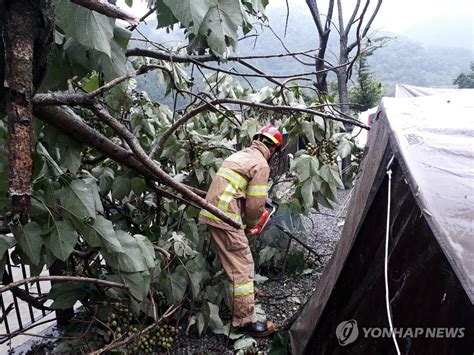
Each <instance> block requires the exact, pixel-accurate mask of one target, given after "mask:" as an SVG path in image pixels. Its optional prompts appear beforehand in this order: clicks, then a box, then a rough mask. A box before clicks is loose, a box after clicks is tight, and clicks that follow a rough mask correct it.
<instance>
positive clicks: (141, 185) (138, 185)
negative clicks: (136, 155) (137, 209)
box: [130, 177, 146, 196]
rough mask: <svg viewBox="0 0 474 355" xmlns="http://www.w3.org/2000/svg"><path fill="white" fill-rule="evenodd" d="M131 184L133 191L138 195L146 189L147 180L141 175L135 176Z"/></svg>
mask: <svg viewBox="0 0 474 355" xmlns="http://www.w3.org/2000/svg"><path fill="white" fill-rule="evenodd" d="M130 185H131V188H132V191H133V193H134V194H135V195H136V196H140V195H141V194H142V192H143V191H144V190H145V187H146V182H145V179H142V178H140V177H134V178H132V180H131V182H130Z"/></svg>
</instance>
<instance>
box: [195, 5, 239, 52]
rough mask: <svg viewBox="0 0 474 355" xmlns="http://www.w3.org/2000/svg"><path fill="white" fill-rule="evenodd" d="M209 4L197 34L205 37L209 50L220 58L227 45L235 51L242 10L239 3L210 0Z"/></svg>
mask: <svg viewBox="0 0 474 355" xmlns="http://www.w3.org/2000/svg"><path fill="white" fill-rule="evenodd" d="M193 2H194V0H193ZM210 3H211V4H210V5H211V6H210V7H209V10H208V11H207V13H206V15H205V17H204V19H203V20H202V23H201V25H200V26H199V34H201V35H202V36H206V37H207V44H208V45H209V48H210V49H211V50H212V51H213V52H214V53H215V54H216V55H217V56H221V57H222V56H224V54H225V53H226V51H227V44H229V45H231V46H232V47H234V50H235V49H236V45H237V39H238V38H237V29H238V26H240V25H242V22H243V17H242V12H241V11H242V10H241V7H240V2H239V1H234V0H210Z"/></svg>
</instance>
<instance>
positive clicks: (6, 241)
mask: <svg viewBox="0 0 474 355" xmlns="http://www.w3.org/2000/svg"><path fill="white" fill-rule="evenodd" d="M15 243H16V241H15V238H12V237H9V236H8V235H0V259H1V258H2V257H3V254H5V252H6V251H7V250H8V249H10V248H11V247H12V246H14V245H15Z"/></svg>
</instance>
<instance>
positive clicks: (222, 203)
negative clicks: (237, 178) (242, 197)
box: [217, 184, 237, 212]
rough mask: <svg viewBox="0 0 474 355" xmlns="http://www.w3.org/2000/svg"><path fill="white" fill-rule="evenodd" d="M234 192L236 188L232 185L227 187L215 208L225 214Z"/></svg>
mask: <svg viewBox="0 0 474 355" xmlns="http://www.w3.org/2000/svg"><path fill="white" fill-rule="evenodd" d="M236 192H237V188H236V187H235V186H234V185H233V184H229V185H227V186H226V188H225V190H224V192H223V193H222V194H221V195H220V196H219V202H218V203H217V208H219V209H220V210H222V211H224V212H226V211H227V209H228V208H229V204H230V201H232V199H233V198H234V195H235V193H236Z"/></svg>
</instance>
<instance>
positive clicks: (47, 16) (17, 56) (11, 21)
mask: <svg viewBox="0 0 474 355" xmlns="http://www.w3.org/2000/svg"><path fill="white" fill-rule="evenodd" d="M2 6H4V8H3V10H4V16H5V24H4V25H3V26H2V30H3V33H4V39H5V47H4V51H5V56H4V58H5V63H4V67H2V68H1V69H0V73H1V74H2V75H0V76H4V80H3V81H2V83H3V90H2V91H3V95H4V96H5V101H6V105H5V114H6V116H7V119H8V152H9V154H8V157H9V165H10V179H9V193H10V196H11V198H12V208H13V212H14V213H18V214H19V215H20V221H21V222H22V223H26V222H27V221H28V214H29V212H30V210H31V201H30V196H31V178H32V170H33V160H32V158H31V153H32V150H33V139H32V133H33V132H32V119H33V105H32V97H33V95H34V92H35V89H36V87H37V86H39V85H40V83H41V81H42V78H43V76H44V73H45V71H46V62H47V57H48V54H49V46H50V44H51V42H52V29H53V26H52V23H53V7H52V3H51V0H39V1H37V0H35V1H33V0H17V1H11V2H5V3H3V2H2V3H1V4H0V7H2ZM0 64H1V63H0ZM0 94H2V93H1V92H0Z"/></svg>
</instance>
